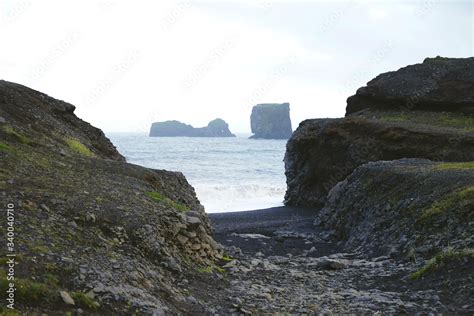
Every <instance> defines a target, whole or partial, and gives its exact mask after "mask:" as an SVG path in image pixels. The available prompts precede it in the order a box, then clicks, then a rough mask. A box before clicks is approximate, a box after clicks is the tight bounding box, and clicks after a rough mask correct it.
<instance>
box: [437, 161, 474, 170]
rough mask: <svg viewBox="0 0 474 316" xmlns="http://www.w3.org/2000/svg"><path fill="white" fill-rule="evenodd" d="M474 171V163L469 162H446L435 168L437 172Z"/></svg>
mask: <svg viewBox="0 0 474 316" xmlns="http://www.w3.org/2000/svg"><path fill="white" fill-rule="evenodd" d="M453 169H459V170H474V161H468V162H445V163H442V164H439V165H436V166H435V170H453Z"/></svg>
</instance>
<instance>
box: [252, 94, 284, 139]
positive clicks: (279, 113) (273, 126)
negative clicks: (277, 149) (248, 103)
mask: <svg viewBox="0 0 474 316" xmlns="http://www.w3.org/2000/svg"><path fill="white" fill-rule="evenodd" d="M250 125H251V129H252V133H253V134H254V135H253V136H251V137H250V138H254V139H258V138H265V139H288V138H290V136H291V133H292V132H293V130H292V129H291V119H290V104H289V103H281V104H278V103H265V104H257V105H256V106H254V107H253V108H252V114H251V115H250Z"/></svg>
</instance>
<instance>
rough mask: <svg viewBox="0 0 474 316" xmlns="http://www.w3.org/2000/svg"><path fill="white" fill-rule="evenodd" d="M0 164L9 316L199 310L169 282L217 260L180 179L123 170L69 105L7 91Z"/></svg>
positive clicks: (2, 90)
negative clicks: (11, 293)
mask: <svg viewBox="0 0 474 316" xmlns="http://www.w3.org/2000/svg"><path fill="white" fill-rule="evenodd" d="M0 160H1V162H2V163H1V164H0V189H1V195H2V199H3V200H4V201H5V203H7V202H8V203H12V206H13V209H14V210H15V219H16V221H15V233H16V239H15V252H16V254H17V256H18V258H20V257H21V259H18V260H21V264H19V265H17V269H16V274H15V278H16V279H15V282H16V284H17V287H18V286H20V285H21V291H18V292H17V296H16V305H15V308H16V309H17V310H20V311H23V312H25V313H27V314H40V313H51V314H54V313H62V314H64V313H66V312H68V311H71V309H74V310H73V311H74V312H75V309H77V308H81V309H82V310H86V311H87V312H90V313H97V314H117V313H118V314H123V313H125V314H128V313H140V314H141V313H144V314H152V313H156V314H181V313H186V311H188V312H189V311H190V310H193V311H194V312H197V313H201V312H202V310H201V311H200V310H199V308H201V307H198V306H194V305H192V304H191V303H187V302H186V299H185V297H187V296H188V295H189V292H188V291H190V290H192V289H191V288H190V287H187V288H182V287H180V286H177V285H176V277H178V276H179V277H180V278H184V277H186V275H188V274H194V271H195V269H197V268H199V267H207V266H209V265H213V264H214V262H215V260H216V258H220V257H221V256H222V250H221V249H220V246H219V245H218V244H217V243H216V242H215V241H214V240H213V239H212V237H211V235H210V227H209V223H208V220H207V217H206V215H205V213H204V208H203V207H202V206H201V204H200V203H199V201H198V199H197V198H196V194H195V192H194V189H193V188H192V187H191V186H190V185H189V184H188V182H187V181H186V178H185V177H184V176H183V175H182V174H181V173H175V172H168V171H163V170H153V169H147V168H143V167H140V166H136V165H132V164H127V163H126V162H124V158H123V157H122V156H121V155H120V154H119V153H118V152H117V151H116V149H115V147H113V145H112V144H111V143H110V142H109V140H108V139H107V138H106V137H105V136H104V135H103V133H102V132H101V131H100V130H99V129H97V128H95V127H92V126H91V125H89V124H88V123H86V122H84V121H82V120H80V119H79V118H77V117H76V116H75V115H74V107H73V106H72V105H70V104H68V103H65V102H62V101H59V100H55V99H53V98H51V97H48V96H47V95H45V94H42V93H39V92H37V91H34V90H31V89H29V88H26V87H24V86H21V85H17V84H13V83H9V82H5V81H2V82H0ZM5 252H6V248H5V247H3V248H2V250H1V255H2V257H5V254H6V253H5ZM4 269H5V267H1V268H0V274H1V278H2V280H5V278H4V277H5V270H4ZM0 286H2V289H3V286H4V283H1V284H0ZM37 289H41V291H40V292H38V290H37ZM60 291H61V295H60V294H59V293H60ZM170 297H172V298H171V299H170ZM65 298H66V299H65ZM69 298H71V299H72V300H70V299H69ZM66 301H67V302H66ZM72 301H75V303H74V305H72ZM177 301H179V303H176V302H177ZM78 313H79V312H78Z"/></svg>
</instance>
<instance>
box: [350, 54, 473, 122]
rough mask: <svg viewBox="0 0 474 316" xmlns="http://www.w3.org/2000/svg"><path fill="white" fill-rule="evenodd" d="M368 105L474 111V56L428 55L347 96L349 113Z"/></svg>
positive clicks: (378, 77)
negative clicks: (422, 59)
mask: <svg viewBox="0 0 474 316" xmlns="http://www.w3.org/2000/svg"><path fill="white" fill-rule="evenodd" d="M366 108H370V109H377V110H381V109H392V110H425V111H453V112H454V111H456V112H458V111H459V112H468V113H474V57H471V58H441V57H436V58H427V59H425V61H424V62H423V63H421V64H416V65H410V66H407V67H404V68H401V69H399V70H397V71H391V72H387V73H383V74H381V75H379V76H377V77H376V78H374V79H373V80H371V81H370V82H369V83H367V86H366V87H362V88H360V89H359V90H357V93H356V94H355V95H353V96H351V97H349V98H348V99H347V110H346V114H351V113H354V112H357V111H360V110H362V109H366Z"/></svg>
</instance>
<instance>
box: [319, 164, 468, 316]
mask: <svg viewBox="0 0 474 316" xmlns="http://www.w3.org/2000/svg"><path fill="white" fill-rule="evenodd" d="M315 223H316V225H317V226H319V227H320V228H322V229H323V230H324V231H325V232H324V233H323V235H324V238H325V239H328V237H329V238H331V237H332V238H334V239H335V240H337V241H338V242H339V244H340V243H342V244H343V245H344V248H345V249H344V250H345V251H347V252H355V253H358V254H359V255H362V256H363V257H365V258H394V259H396V260H398V261H399V262H411V264H410V265H411V266H415V267H416V269H415V271H412V272H411V273H405V279H407V281H408V282H407V283H406V285H407V286H408V287H414V288H418V290H421V289H424V290H430V291H436V293H437V295H439V296H440V297H441V298H442V300H444V301H446V300H450V301H451V303H450V304H453V306H452V307H451V308H452V310H458V311H461V310H463V309H466V310H465V312H467V310H472V309H473V308H474V306H472V305H469V304H465V303H466V302H467V301H470V300H471V297H472V290H473V289H474V288H473V286H472V275H473V273H474V238H473V236H474V225H472V224H473V223H474V162H466V163H434V162H432V161H429V160H419V159H403V160H395V161H379V162H370V163H367V164H364V165H362V166H361V167H359V168H357V169H356V170H355V171H354V172H353V173H352V174H351V175H350V176H349V177H347V178H346V179H345V180H344V181H342V182H340V183H338V184H337V185H336V186H335V187H334V188H333V189H332V190H331V191H330V193H329V195H328V201H327V203H326V205H325V207H324V208H323V209H322V210H321V212H319V214H318V215H317V217H316V221H315ZM326 231H329V235H328V234H327V233H326ZM453 293H456V295H452V294H453ZM438 308H440V307H438ZM441 309H442V308H441Z"/></svg>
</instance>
